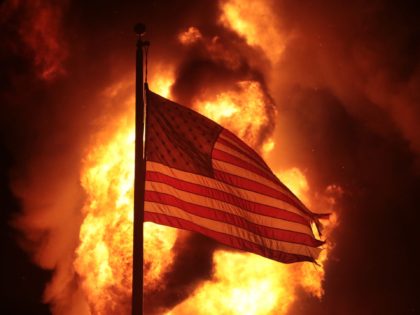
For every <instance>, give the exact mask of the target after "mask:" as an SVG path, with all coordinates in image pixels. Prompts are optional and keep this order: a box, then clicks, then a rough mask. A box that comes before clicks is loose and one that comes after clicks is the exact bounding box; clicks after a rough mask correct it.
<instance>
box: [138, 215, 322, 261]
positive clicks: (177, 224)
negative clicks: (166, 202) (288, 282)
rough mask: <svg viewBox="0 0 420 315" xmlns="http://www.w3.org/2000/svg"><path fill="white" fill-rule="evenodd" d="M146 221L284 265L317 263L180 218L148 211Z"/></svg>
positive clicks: (145, 216)
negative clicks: (203, 237) (196, 235)
mask: <svg viewBox="0 0 420 315" xmlns="http://www.w3.org/2000/svg"><path fill="white" fill-rule="evenodd" d="M144 220H145V221H151V222H155V223H158V224H163V225H168V226H172V227H174V228H179V229H185V230H188V231H192V232H197V233H201V234H203V235H205V236H208V237H210V238H212V239H214V240H216V241H218V242H220V243H222V244H225V245H228V246H230V247H233V248H237V249H241V250H245V251H249V252H253V253H255V254H258V255H261V256H264V257H267V258H270V259H274V260H277V261H281V262H283V263H293V262H298V261H311V262H314V261H315V260H314V259H313V258H312V257H310V256H303V255H297V254H289V253H285V252H282V251H279V250H273V249H269V248H267V247H264V246H261V245H258V244H255V243H252V242H250V241H247V240H244V239H241V238H238V237H235V236H232V235H229V234H225V233H221V232H216V231H212V230H210V229H207V228H205V227H202V226H200V225H197V224H195V223H193V222H190V221H186V220H184V219H180V218H176V217H172V216H168V215H164V214H160V213H152V212H147V210H146V211H145V212H144Z"/></svg>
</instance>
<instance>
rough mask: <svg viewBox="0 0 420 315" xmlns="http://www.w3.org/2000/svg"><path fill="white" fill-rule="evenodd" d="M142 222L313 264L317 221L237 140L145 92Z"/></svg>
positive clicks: (317, 247)
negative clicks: (145, 115) (199, 234)
mask: <svg viewBox="0 0 420 315" xmlns="http://www.w3.org/2000/svg"><path fill="white" fill-rule="evenodd" d="M147 94H148V95H147V100H148V102H147V104H148V106H149V109H148V117H147V127H146V128H147V132H146V142H147V146H146V160H147V162H146V186H145V207H144V218H145V221H152V222H155V223H158V224H164V225H168V226H172V227H175V228H181V229H186V230H190V231H194V232H198V233H201V234H204V235H206V236H208V237H210V238H213V239H215V240H217V241H219V242H221V243H223V244H225V245H228V246H231V247H233V248H236V249H241V250H245V251H249V252H253V253H256V254H259V255H262V256H265V257H267V258H270V259H274V260H277V261H281V262H284V263H292V262H297V261H312V262H315V260H316V258H317V257H318V255H319V253H320V250H321V249H320V246H321V245H322V244H323V243H324V242H322V241H320V240H318V239H316V237H315V236H314V234H313V231H312V228H311V223H313V222H314V223H315V224H316V226H317V227H318V229H319V230H320V226H321V225H320V223H319V219H320V218H323V217H325V215H319V214H315V213H313V212H311V211H310V210H308V209H307V208H306V207H305V206H304V205H303V204H302V202H301V201H300V200H299V199H298V198H297V197H296V196H295V195H294V194H293V193H292V192H291V191H290V190H289V189H288V188H287V187H286V186H285V185H284V184H283V183H282V182H281V181H280V180H279V179H278V178H277V177H276V176H275V175H274V174H273V172H272V171H271V170H270V168H269V167H268V166H267V164H266V163H265V162H264V161H263V159H262V158H261V157H260V156H259V155H258V154H257V153H256V152H255V151H254V150H253V149H251V148H250V147H249V146H248V145H246V144H245V143H244V142H243V141H241V140H240V139H239V138H238V137H236V136H235V135H234V134H232V133H231V132H229V131H228V130H226V129H224V128H223V127H221V126H220V125H218V124H216V123H215V122H213V121H211V120H210V119H208V118H206V117H204V116H202V115H200V114H198V113H196V112H194V111H193V110H191V109H189V108H186V107H183V106H181V105H179V104H176V103H174V102H172V101H169V100H167V99H164V98H163V97H160V96H158V95H157V94H154V93H153V92H150V91H148V92H147Z"/></svg>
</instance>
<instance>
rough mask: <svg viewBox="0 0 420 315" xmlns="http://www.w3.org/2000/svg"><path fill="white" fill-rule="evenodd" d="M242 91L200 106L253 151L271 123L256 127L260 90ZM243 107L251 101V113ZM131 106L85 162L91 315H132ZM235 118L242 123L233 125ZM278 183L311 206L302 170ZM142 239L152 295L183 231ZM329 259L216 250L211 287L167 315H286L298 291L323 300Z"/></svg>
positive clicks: (85, 255) (81, 253) (84, 270)
mask: <svg viewBox="0 0 420 315" xmlns="http://www.w3.org/2000/svg"><path fill="white" fill-rule="evenodd" d="M161 76H162V79H160V80H156V82H158V84H157V85H156V86H152V88H155V91H157V92H158V93H162V94H165V93H166V91H167V83H168V82H171V78H170V77H164V74H161ZM162 82H165V83H166V84H162ZM238 85H239V87H240V89H236V90H234V91H229V90H227V91H226V92H224V93H221V94H220V95H217V96H216V97H215V98H214V99H208V100H206V99H202V100H200V101H199V102H197V103H196V104H195V106H196V108H197V109H198V110H199V111H201V112H202V113H203V114H205V115H207V116H209V117H211V118H212V119H215V120H216V121H218V122H220V123H222V124H225V125H227V126H229V127H231V129H232V130H234V131H235V132H236V133H237V134H238V135H240V136H244V137H245V138H246V139H247V140H248V142H249V143H250V144H251V145H252V144H255V143H253V141H254V140H255V138H254V137H253V134H254V133H255V132H256V131H257V130H258V128H260V127H261V125H263V124H264V123H265V117H260V118H259V119H254V117H256V115H257V113H259V112H261V106H262V104H263V101H264V98H263V94H262V93H261V90H260V88H259V86H258V84H257V83H256V82H248V81H245V82H238ZM124 88H125V87H124V84H122V83H120V84H117V85H115V86H114V87H112V88H111V89H110V90H109V91H108V92H107V93H108V95H109V97H110V98H112V97H114V96H115V95H118V94H119V91H118V90H119V89H121V90H123V89H124ZM238 100H246V102H247V106H242V105H243V104H241V103H238ZM133 102H134V100H133V98H132V97H130V96H127V99H126V102H125V103H126V106H125V108H126V110H125V111H124V113H123V114H122V115H120V116H117V117H114V118H113V119H112V121H111V122H110V123H109V126H110V127H109V129H108V130H103V131H102V132H101V133H99V134H98V135H97V137H96V139H95V141H94V142H93V143H92V146H91V147H90V149H89V150H88V152H87V154H86V158H85V160H84V168H83V171H82V174H81V182H82V186H83V188H84V189H85V191H86V194H87V202H86V204H85V205H84V207H83V213H84V215H85V219H84V221H83V224H82V226H81V230H80V245H79V247H78V249H77V251H76V259H75V261H74V267H75V270H76V272H77V274H78V275H79V276H80V281H81V287H82V290H83V293H84V295H85V298H86V300H87V303H88V305H89V308H90V314H128V313H129V310H130V301H131V300H130V299H131V271H132V250H131V249H132V232H133V231H132V225H133V219H132V217H133V187H132V183H133V176H134V173H133V165H134V116H133V114H134V113H133V110H132V109H130V108H133V106H132V104H133ZM235 115H236V116H235ZM232 117H241V120H232V119H229V118H232ZM110 120H111V119H110ZM236 121H237V122H238V123H236ZM273 146H274V140H273V139H269V140H268V141H267V147H268V148H272V147H273ZM263 151H264V152H269V151H270V150H268V149H267V150H263ZM278 175H279V176H280V178H282V179H283V181H284V182H285V183H286V184H287V185H288V186H289V187H290V188H291V189H292V190H293V191H294V192H295V193H296V194H297V195H298V196H299V197H300V198H301V199H303V200H304V201H305V202H307V203H309V204H310V203H311V194H310V188H309V185H308V183H307V180H306V178H305V176H304V174H303V173H302V172H301V171H300V170H299V169H297V168H294V169H290V170H284V171H283V172H280V173H279V174H278ZM324 210H325V209H324ZM144 234H145V241H144V250H145V267H144V270H145V290H150V289H153V288H156V287H158V286H159V285H160V278H161V276H162V275H163V273H164V272H165V270H167V269H168V267H169V266H170V265H171V263H172V262H173V257H174V252H173V245H174V243H175V241H176V239H177V230H175V229H172V228H168V227H163V226H158V225H155V224H152V223H146V224H145V232H144ZM327 256H328V249H326V250H325V251H324V252H323V254H322V256H321V258H320V261H319V262H320V264H321V265H320V266H319V267H318V266H314V265H312V264H294V265H283V264H280V263H277V262H274V261H270V260H268V259H265V258H262V257H259V256H257V255H253V254H249V253H238V252H228V251H224V250H217V251H216V252H215V253H214V256H213V264H214V267H215V268H214V274H213V276H212V278H211V280H208V281H205V282H202V283H201V285H200V286H199V287H198V288H197V289H196V290H195V291H194V292H191V295H190V297H189V298H188V299H186V300H185V301H183V302H182V303H181V304H179V305H177V306H175V307H174V308H173V309H172V310H170V311H168V313H167V314H216V313H217V314H274V313H275V314H285V313H286V312H287V310H288V309H289V307H290V305H291V304H292V303H293V301H295V299H296V293H295V292H296V289H297V288H303V289H304V290H306V291H307V292H309V293H311V294H313V295H314V296H317V297H321V296H322V280H323V277H324V269H323V263H324V261H325V260H326V259H327Z"/></svg>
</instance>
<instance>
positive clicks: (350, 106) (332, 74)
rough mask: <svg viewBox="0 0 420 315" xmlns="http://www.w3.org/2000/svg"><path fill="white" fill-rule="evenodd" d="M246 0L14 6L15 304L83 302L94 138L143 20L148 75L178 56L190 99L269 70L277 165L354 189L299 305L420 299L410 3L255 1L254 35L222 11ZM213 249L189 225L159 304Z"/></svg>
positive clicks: (7, 58)
mask: <svg viewBox="0 0 420 315" xmlns="http://www.w3.org/2000/svg"><path fill="white" fill-rule="evenodd" d="M238 3H240V1H219V2H217V1H174V2H173V3H172V2H171V3H167V2H165V1H149V2H148V3H146V4H141V5H140V4H138V3H128V2H126V3H124V4H118V3H116V2H115V1H103V2H102V3H101V5H100V7H99V6H98V5H97V4H93V3H90V2H87V1H64V2H60V4H58V3H56V2H55V1H36V0H33V1H26V2H24V1H18V0H14V1H6V2H4V3H2V5H1V7H0V22H1V24H2V25H1V29H2V31H1V35H0V36H1V37H0V39H1V41H0V46H1V53H0V59H1V64H2V71H1V74H0V82H1V90H0V103H1V108H0V122H1V125H0V130H1V132H0V153H1V154H0V163H1V164H0V187H1V195H0V196H1V199H0V207H1V210H2V214H3V215H2V252H3V253H6V254H5V255H3V256H2V257H5V258H2V260H3V261H4V263H3V264H2V279H4V281H3V280H2V296H3V301H2V306H1V307H2V309H1V310H2V311H3V312H2V313H5V314H21V313H26V314H48V313H49V312H51V311H52V312H53V313H54V314H83V313H84V312H85V311H86V308H87V305H86V301H85V300H84V298H83V296H82V293H81V291H80V288H79V285H80V281H79V276H78V275H77V274H76V273H75V272H74V270H73V268H72V262H73V260H74V250H75V248H76V246H77V244H78V242H79V228H80V223H81V221H82V219H83V216H82V214H81V211H80V209H81V207H82V205H83V202H84V199H85V196H84V192H83V189H82V188H81V186H80V169H81V165H82V164H81V163H82V159H83V157H84V152H85V150H86V148H87V146H88V144H89V141H90V135H92V134H93V133H94V132H96V131H98V130H100V129H101V128H102V127H103V126H104V124H105V123H106V121H107V117H110V116H112V115H114V114H118V113H119V112H120V110H121V108H120V107H119V105H120V104H119V103H118V98H117V99H114V100H112V101H109V99H107V98H106V97H105V96H104V94H103V91H105V90H106V89H107V88H108V87H109V86H111V85H113V84H114V83H115V82H118V81H119V80H121V79H123V78H124V79H125V78H126V77H127V76H130V75H132V77H133V78H134V75H133V69H134V46H135V45H134V41H135V39H134V36H133V32H132V26H133V25H134V24H135V23H136V22H137V21H139V20H142V21H144V22H145V23H146V24H147V26H148V30H149V31H148V38H149V39H150V40H151V41H152V46H151V48H150V53H149V54H150V55H149V60H150V61H149V62H150V66H149V67H150V68H149V72H150V78H152V77H153V70H154V69H156V68H158V66H161V65H166V64H169V63H170V64H175V65H176V69H174V74H175V84H174V85H173V87H172V94H173V96H174V98H175V99H176V100H177V101H180V102H182V103H184V104H193V103H194V102H196V101H197V100H199V99H200V96H202V95H203V94H206V95H208V94H218V93H220V92H221V91H223V88H224V87H226V86H230V85H235V84H237V82H241V81H256V82H258V83H259V84H260V86H261V88H262V90H263V91H264V93H265V96H266V97H267V99H268V100H269V102H268V106H267V108H266V111H265V115H266V116H267V117H268V121H267V123H266V124H265V125H264V128H262V129H259V130H258V137H257V140H256V143H255V144H256V146H261V145H262V144H263V142H264V141H265V140H266V139H267V138H268V137H269V136H270V135H273V137H274V138H275V139H276V146H275V148H274V150H273V151H272V152H271V153H270V155H269V159H270V163H271V165H272V166H273V168H274V169H286V168H288V167H299V169H303V170H305V172H306V174H307V175H308V178H309V180H310V182H311V186H312V187H314V188H315V190H316V192H319V193H322V192H324V191H325V190H326V189H327V187H329V186H330V185H333V184H334V185H339V186H340V187H342V189H343V191H344V193H343V195H342V198H341V199H340V200H339V201H338V204H339V206H338V207H337V208H338V209H340V213H339V218H340V227H339V228H338V229H337V230H336V231H335V233H334V235H333V236H332V238H333V241H334V243H335V244H336V245H335V249H334V251H333V252H332V258H331V259H330V260H329V261H328V263H327V268H326V279H325V283H324V290H325V295H324V297H323V298H322V299H321V300H318V299H316V298H313V297H311V296H308V295H307V293H305V292H303V291H302V292H301V293H300V294H299V298H298V299H297V301H296V302H295V303H294V304H293V307H292V309H291V310H290V311H289V313H290V314H325V313H326V312H327V313H331V314H348V313H349V314H350V313H356V314H373V313H375V314H376V313H378V314H396V313H404V314H409V313H413V314H414V313H417V312H419V311H420V307H419V305H418V301H417V300H416V292H417V290H416V289H415V288H416V287H415V283H414V279H416V276H418V271H417V267H416V266H415V265H414V261H415V260H414V258H413V257H414V254H415V251H416V248H417V247H418V245H417V244H418V236H417V235H416V232H415V230H416V228H415V225H414V224H415V223H416V222H417V221H418V214H417V209H419V206H420V205H419V201H418V198H417V194H418V187H420V182H419V175H418V174H419V165H420V164H419V153H420V129H419V128H420V127H419V126H420V124H419V117H420V107H419V101H420V95H419V93H420V90H419V88H418V87H419V86H420V68H419V38H420V36H419V32H420V30H419V24H418V16H417V14H416V7H415V3H414V1H413V2H410V1H408V2H404V3H403V4H398V5H396V4H394V3H392V2H391V1H384V0H383V1H375V2H371V3H366V2H363V1H356V2H351V3H346V4H344V3H341V2H340V3H338V2H334V1H324V2H322V3H313V2H296V1H286V0H282V1H259V2H258V3H259V4H260V5H256V4H253V5H251V4H249V5H245V4H242V5H241V6H240V10H239V12H240V14H239V18H241V17H242V18H243V19H244V20H245V21H247V20H251V19H253V18H254V16H255V14H254V15H253V14H251V13H255V12H256V13H259V14H260V15H259V16H258V19H257V22H258V21H259V24H258V23H257V24H258V25H262V26H261V27H259V28H256V29H252V28H251V29H250V28H245V29H243V30H242V31H241V29H240V28H238V26H237V25H236V26H235V25H232V23H231V22H229V21H230V20H229V16H230V15H229V14H227V13H225V14H224V15H223V14H222V13H221V12H222V8H223V5H235V4H238ZM266 8H269V9H266ZM226 12H227V11H226ZM221 16H224V18H220V17H221ZM245 24H246V23H245ZM190 27H194V28H195V29H196V30H198V32H199V34H200V36H198V35H197V36H195V37H194V36H193V38H195V39H194V40H192V42H191V43H187V44H185V43H184V44H183V43H182V42H181V41H180V39H179V36H180V34H181V33H185V32H187V31H188V30H189V28H190ZM235 27H236V28H235ZM255 32H257V33H255ZM267 36H271V38H274V40H267V39H266V37H267ZM280 42H281V43H280ZM274 104H276V110H277V112H278V115H277V116H275V115H274V113H275V109H274ZM273 132H274V134H273ZM216 246H218V245H217V244H215V243H214V242H212V241H210V240H207V239H204V238H202V237H200V236H196V235H190V234H185V235H184V234H183V236H182V237H180V238H179V239H178V241H177V242H176V244H175V248H176V249H177V250H176V255H175V257H174V262H173V264H172V265H171V266H170V267H169V269H168V270H166V272H165V274H164V275H163V276H162V285H161V286H160V287H158V288H155V289H154V290H152V291H150V292H146V294H145V301H146V310H147V311H148V313H149V314H159V313H162V312H163V311H164V310H168V309H171V308H172V307H173V306H175V305H177V304H178V303H180V302H182V301H183V300H184V299H185V298H187V297H188V296H189V294H190V293H191V292H192V291H193V290H194V289H195V288H197V287H198V286H199V285H200V283H201V282H202V281H204V280H207V279H209V278H210V276H211V273H212V270H213V269H212V268H213V266H212V264H211V256H212V253H213V251H214V249H215V248H216ZM21 248H23V249H24V250H25V252H23V251H22V250H21ZM36 266H39V267H40V268H42V269H40V268H39V267H36ZM45 270H47V271H45ZM47 283H48V284H47ZM45 289H46V290H45ZM44 290H45V291H44ZM43 292H44V293H43ZM42 302H44V303H49V304H50V306H46V305H44V304H42ZM49 309H50V310H49Z"/></svg>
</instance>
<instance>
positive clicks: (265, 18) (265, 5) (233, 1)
mask: <svg viewBox="0 0 420 315" xmlns="http://www.w3.org/2000/svg"><path fill="white" fill-rule="evenodd" d="M220 3H221V5H220V6H221V11H222V15H221V17H220V23H221V24H222V25H223V26H225V27H227V28H230V29H232V30H233V31H235V32H236V33H238V35H240V36H241V37H243V38H244V39H245V41H246V43H247V44H248V45H250V46H254V47H258V48H260V49H262V50H263V51H264V53H265V54H266V56H267V57H268V58H269V60H270V61H271V62H272V63H275V62H277V61H278V60H279V58H280V57H281V55H282V53H283V51H284V48H285V38H284V35H282V34H281V33H280V32H279V27H278V22H277V19H276V16H275V15H274V13H273V10H272V6H273V3H272V1H270V0H265V1H252V2H249V1H248V2H244V1H241V0H222V1H220Z"/></svg>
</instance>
